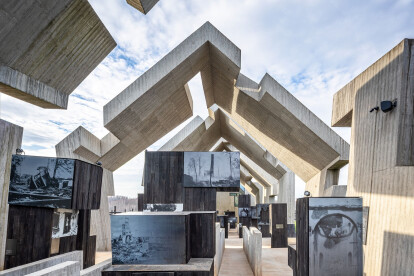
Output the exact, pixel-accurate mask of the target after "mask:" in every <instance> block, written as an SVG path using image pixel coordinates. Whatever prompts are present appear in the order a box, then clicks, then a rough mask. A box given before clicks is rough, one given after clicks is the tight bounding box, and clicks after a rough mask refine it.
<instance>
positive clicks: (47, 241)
mask: <svg viewBox="0 0 414 276" xmlns="http://www.w3.org/2000/svg"><path fill="white" fill-rule="evenodd" d="M52 223H53V209H51V208H38V207H29V206H17V205H10V207H9V219H8V230H7V238H8V239H15V240H17V248H16V250H17V254H16V255H15V256H6V257H5V267H6V269H8V268H12V267H16V266H19V265H24V264H27V263H31V262H34V261H38V260H42V259H45V258H48V257H50V247H51V243H52Z"/></svg>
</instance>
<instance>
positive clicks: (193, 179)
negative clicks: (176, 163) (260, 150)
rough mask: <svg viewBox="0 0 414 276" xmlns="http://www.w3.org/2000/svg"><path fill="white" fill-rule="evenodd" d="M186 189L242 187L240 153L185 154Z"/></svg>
mask: <svg viewBox="0 0 414 276" xmlns="http://www.w3.org/2000/svg"><path fill="white" fill-rule="evenodd" d="M183 182H184V187H213V188H215V187H219V188H229V187H235V188H238V187H240V153H239V152H184V181H183Z"/></svg>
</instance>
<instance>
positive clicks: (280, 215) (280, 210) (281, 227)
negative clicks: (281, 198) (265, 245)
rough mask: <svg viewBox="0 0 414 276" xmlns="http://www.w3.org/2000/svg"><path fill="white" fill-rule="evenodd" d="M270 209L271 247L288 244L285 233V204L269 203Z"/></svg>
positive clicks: (280, 246) (281, 246)
mask: <svg viewBox="0 0 414 276" xmlns="http://www.w3.org/2000/svg"><path fill="white" fill-rule="evenodd" d="M270 206H271V208H272V210H271V213H272V240H271V247H272V248H283V247H287V246H288V234H287V204H286V203H276V204H271V205H270Z"/></svg>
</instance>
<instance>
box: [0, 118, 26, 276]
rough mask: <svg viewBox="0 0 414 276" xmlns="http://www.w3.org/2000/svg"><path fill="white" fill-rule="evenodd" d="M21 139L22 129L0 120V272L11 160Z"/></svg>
mask: <svg viewBox="0 0 414 276" xmlns="http://www.w3.org/2000/svg"><path fill="white" fill-rule="evenodd" d="M22 138H23V128H22V127H20V126H17V125H14V124H12V123H9V122H7V121H4V120H1V119H0V270H3V269H4V254H5V251H6V237H7V218H8V213H9V207H8V204H7V201H8V197H9V182H10V168H11V158H12V154H15V153H16V149H17V148H21V145H22Z"/></svg>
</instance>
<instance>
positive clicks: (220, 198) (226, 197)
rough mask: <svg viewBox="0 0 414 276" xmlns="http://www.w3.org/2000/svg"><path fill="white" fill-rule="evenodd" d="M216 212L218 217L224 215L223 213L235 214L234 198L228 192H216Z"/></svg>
mask: <svg viewBox="0 0 414 276" xmlns="http://www.w3.org/2000/svg"><path fill="white" fill-rule="evenodd" d="M216 202H217V203H216V204H217V208H216V210H218V211H219V214H220V215H224V212H225V211H231V212H236V209H237V208H236V207H234V196H230V193H229V192H217V197H216Z"/></svg>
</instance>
